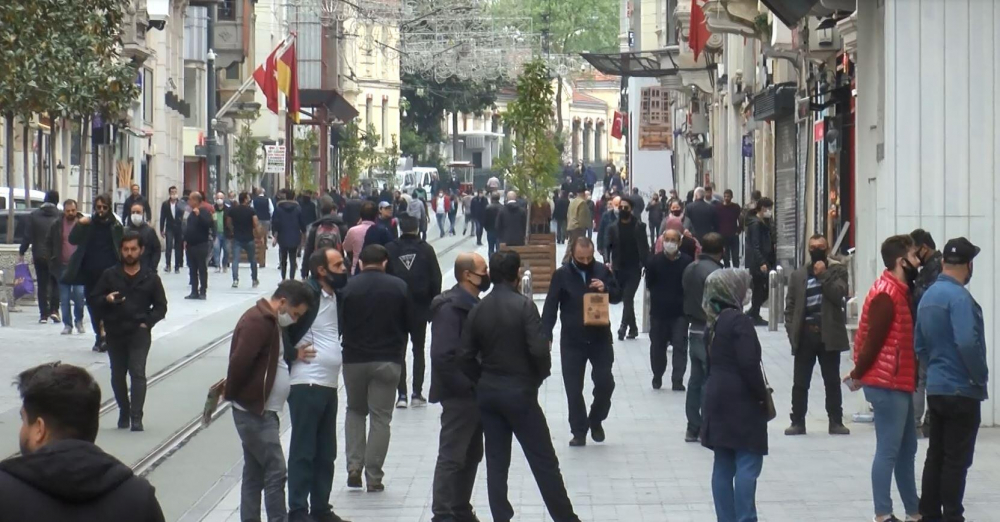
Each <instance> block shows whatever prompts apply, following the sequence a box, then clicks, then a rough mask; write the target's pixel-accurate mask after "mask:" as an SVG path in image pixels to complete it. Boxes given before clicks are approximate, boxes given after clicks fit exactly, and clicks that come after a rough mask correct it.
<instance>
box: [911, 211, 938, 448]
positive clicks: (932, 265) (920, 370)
mask: <svg viewBox="0 0 1000 522" xmlns="http://www.w3.org/2000/svg"><path fill="white" fill-rule="evenodd" d="M910 237H911V238H913V244H914V245H915V246H916V247H917V258H919V259H920V273H919V274H917V280H916V281H914V283H913V306H912V308H913V310H916V309H917V307H918V306H920V299H921V298H922V297H923V296H924V292H926V291H927V289H928V288H930V287H931V285H933V284H934V283H935V282H936V281H937V278H938V276H939V275H941V261H942V259H943V256H942V254H941V252H940V251H939V250H938V249H937V245H936V244H935V243H934V238H933V237H932V236H931V234H930V232H927V231H926V230H924V229H922V228H918V229H916V230H914V231H913V232H910ZM918 364H919V362H918ZM926 397H927V366H926V365H924V364H919V366H918V367H917V389H916V391H914V392H913V414H914V416H915V417H916V420H917V435H918V436H923V437H930V436H931V435H930V424H928V423H925V422H924V410H925V409H926V406H925V405H926Z"/></svg>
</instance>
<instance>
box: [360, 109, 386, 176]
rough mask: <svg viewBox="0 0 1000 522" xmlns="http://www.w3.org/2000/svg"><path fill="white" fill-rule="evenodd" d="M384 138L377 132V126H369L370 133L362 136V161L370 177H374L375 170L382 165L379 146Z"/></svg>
mask: <svg viewBox="0 0 1000 522" xmlns="http://www.w3.org/2000/svg"><path fill="white" fill-rule="evenodd" d="M381 140H382V137H381V136H379V134H378V133H377V132H375V125H372V124H371V123H369V124H368V131H367V132H365V133H364V134H362V135H361V161H362V164H363V165H364V168H365V172H366V173H367V174H368V177H369V178H371V177H373V176H372V175H373V174H374V172H375V169H377V168H379V167H380V166H381V165H382V161H381V155H380V154H379V152H378V144H379V143H380V142H381Z"/></svg>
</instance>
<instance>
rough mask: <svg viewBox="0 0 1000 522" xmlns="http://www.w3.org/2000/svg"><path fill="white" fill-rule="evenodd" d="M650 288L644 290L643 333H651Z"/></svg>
mask: <svg viewBox="0 0 1000 522" xmlns="http://www.w3.org/2000/svg"><path fill="white" fill-rule="evenodd" d="M649 328H650V325H649V289H643V291H642V333H644V334H648V333H649Z"/></svg>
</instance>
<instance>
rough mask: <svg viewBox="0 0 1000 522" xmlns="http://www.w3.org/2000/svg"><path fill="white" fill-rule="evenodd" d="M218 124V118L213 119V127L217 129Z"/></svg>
mask: <svg viewBox="0 0 1000 522" xmlns="http://www.w3.org/2000/svg"><path fill="white" fill-rule="evenodd" d="M218 124H219V120H218V119H216V118H212V126H213V127H215V126H216V125H218Z"/></svg>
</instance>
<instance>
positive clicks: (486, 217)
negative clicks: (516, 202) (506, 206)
mask: <svg viewBox="0 0 1000 522" xmlns="http://www.w3.org/2000/svg"><path fill="white" fill-rule="evenodd" d="M502 210H503V205H501V204H500V194H497V193H496V192H494V193H493V194H491V195H490V204H489V205H487V206H486V209H485V210H483V228H484V229H485V230H486V244H487V248H486V252H487V254H488V255H493V253H494V252H496V251H497V250H498V249H499V248H500V238H499V235H498V232H497V218H499V217H500V212H501V211H502Z"/></svg>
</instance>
